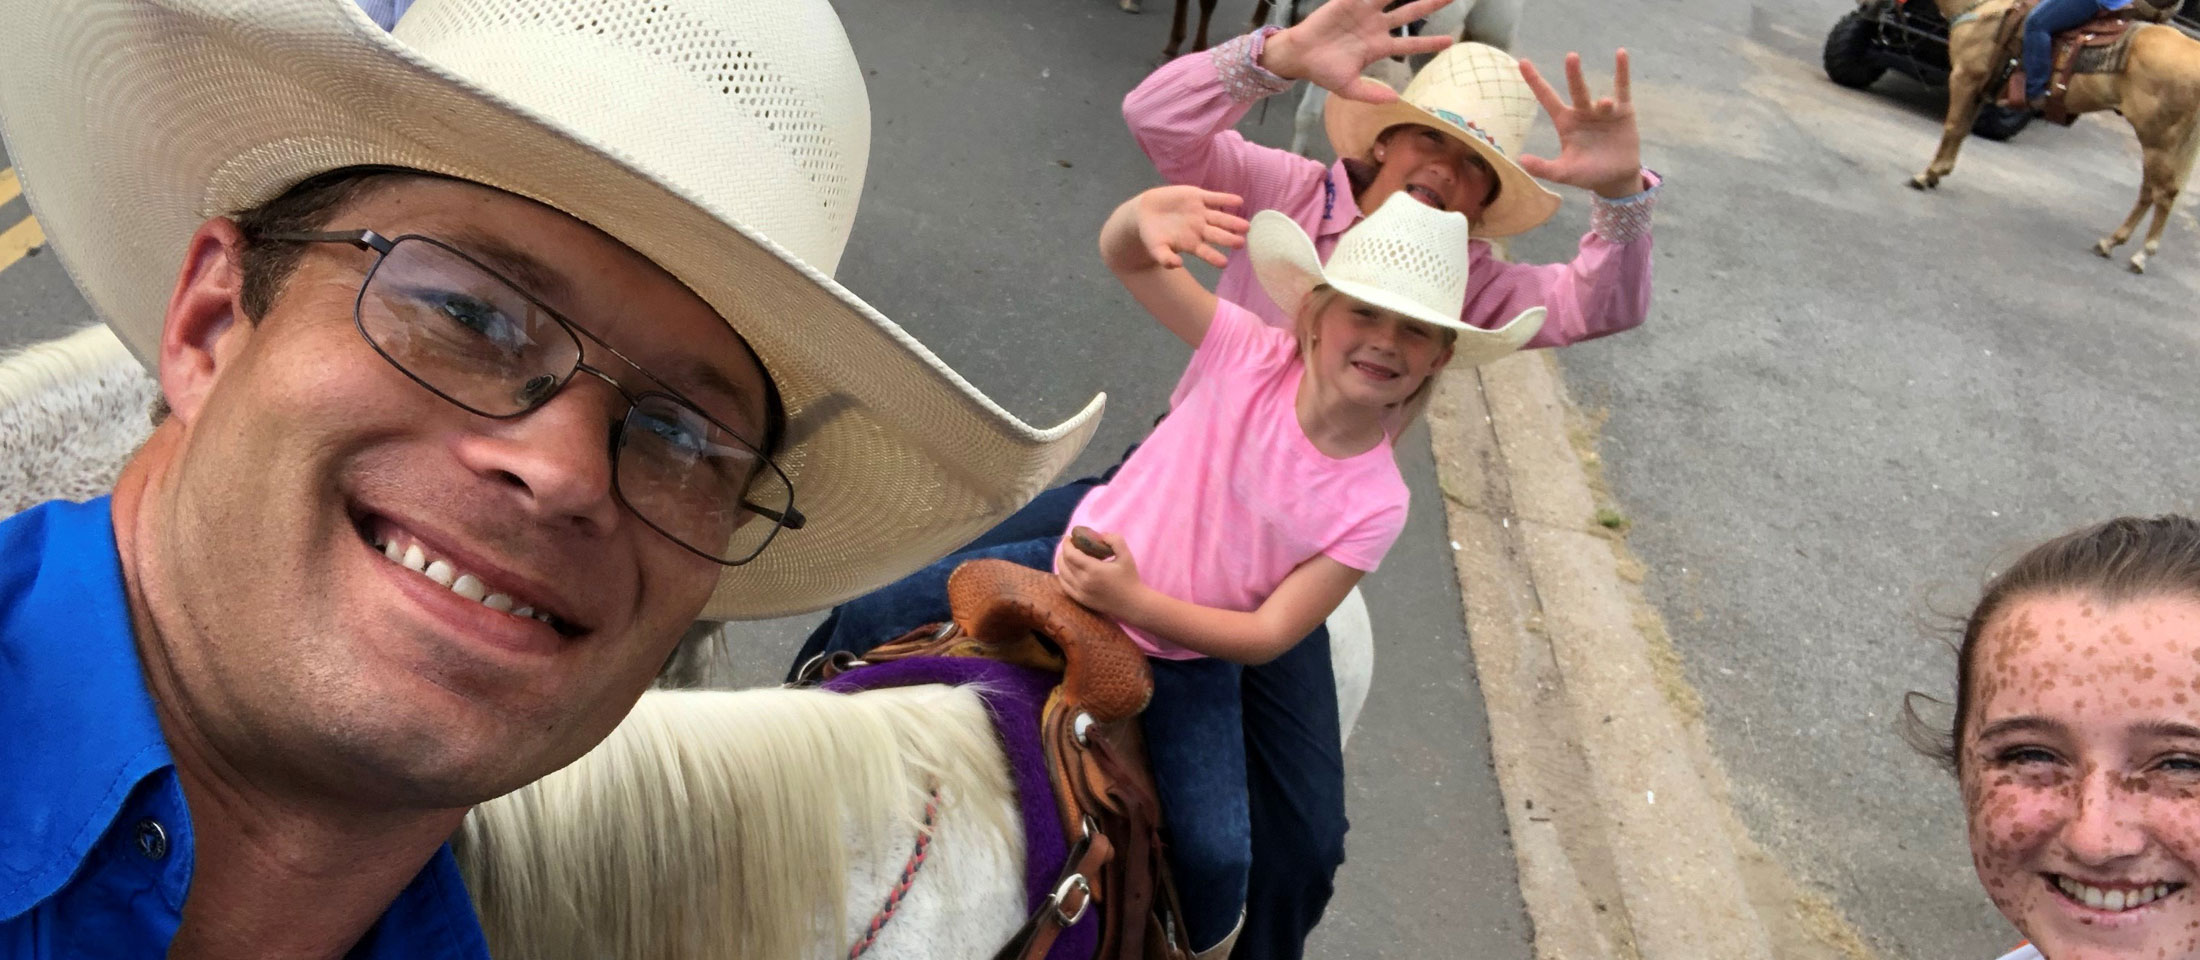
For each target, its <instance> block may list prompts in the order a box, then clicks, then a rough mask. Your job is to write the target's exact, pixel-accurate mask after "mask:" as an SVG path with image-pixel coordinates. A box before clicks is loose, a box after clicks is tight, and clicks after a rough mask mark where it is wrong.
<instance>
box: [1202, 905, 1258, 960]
mask: <svg viewBox="0 0 2200 960" xmlns="http://www.w3.org/2000/svg"><path fill="white" fill-rule="evenodd" d="M1244 932H1245V909H1244V908H1243V907H1240V908H1238V922H1237V926H1234V927H1231V928H1230V935H1229V936H1226V937H1223V938H1222V942H1221V943H1218V944H1215V945H1214V946H1211V947H1208V948H1207V949H1205V950H1201V951H1199V952H1198V953H1195V954H1192V960H1228V957H1229V956H1230V948H1231V947H1234V946H1237V939H1238V934H1241V933H1244Z"/></svg>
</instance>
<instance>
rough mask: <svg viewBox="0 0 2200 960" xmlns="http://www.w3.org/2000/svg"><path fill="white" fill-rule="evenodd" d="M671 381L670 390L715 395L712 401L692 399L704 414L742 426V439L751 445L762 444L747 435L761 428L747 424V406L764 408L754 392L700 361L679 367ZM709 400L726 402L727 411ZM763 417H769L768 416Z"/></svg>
mask: <svg viewBox="0 0 2200 960" xmlns="http://www.w3.org/2000/svg"><path fill="white" fill-rule="evenodd" d="M671 382H672V384H673V389H675V390H679V391H682V392H690V391H694V392H702V393H708V394H714V395H715V396H714V397H711V398H704V397H697V398H695V400H696V402H697V403H699V404H702V406H703V411H704V412H705V413H708V414H710V415H711V416H712V417H713V418H715V419H717V420H718V421H720V422H722V423H725V424H728V425H731V426H739V427H742V428H743V429H742V430H741V431H740V433H741V439H743V440H746V441H748V442H749V443H751V444H761V443H762V442H763V438H762V437H760V436H749V433H750V432H751V431H753V430H761V429H764V427H763V425H762V424H761V423H749V422H748V419H749V409H750V406H751V405H752V404H753V405H756V406H759V407H761V406H762V405H763V401H762V399H761V398H759V397H758V396H757V395H756V391H754V390H749V389H747V388H744V387H742V386H741V385H740V384H738V383H735V382H733V378H732V377H729V376H726V373H725V371H723V370H720V369H718V368H717V367H714V366H711V365H710V364H708V363H704V362H702V361H699V360H695V361H690V362H688V363H684V364H681V365H680V368H679V372H678V373H677V374H674V375H673V376H672V378H671ZM711 399H717V400H724V401H726V405H727V407H728V408H730V409H727V410H719V409H717V407H718V404H716V403H711V402H708V400H711ZM728 413H731V414H732V416H727V414H728ZM762 415H764V416H769V413H768V412H767V413H764V414H762Z"/></svg>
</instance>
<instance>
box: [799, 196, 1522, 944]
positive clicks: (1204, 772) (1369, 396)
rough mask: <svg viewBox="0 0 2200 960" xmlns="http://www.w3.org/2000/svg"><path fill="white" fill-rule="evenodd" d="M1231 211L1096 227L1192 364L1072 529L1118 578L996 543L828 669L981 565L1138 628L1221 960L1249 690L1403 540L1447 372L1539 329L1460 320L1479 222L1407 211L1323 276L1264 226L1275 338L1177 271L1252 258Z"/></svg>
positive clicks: (1167, 789) (1045, 544) (1254, 227)
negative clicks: (1399, 438)
mask: <svg viewBox="0 0 2200 960" xmlns="http://www.w3.org/2000/svg"><path fill="white" fill-rule="evenodd" d="M1237 203H1239V199H1238V198H1237V197H1234V196H1231V195H1229V194H1221V193H1213V192H1210V191H1205V190H1200V189H1198V188H1195V187H1185V186H1173V187H1161V188H1157V189H1154V190H1149V191H1146V192H1145V193H1142V194H1140V195H1138V196H1137V197H1134V198H1132V199H1131V200H1129V201H1127V202H1125V203H1124V204H1123V205H1122V206H1121V207H1119V208H1118V209H1117V210H1116V211H1115V213H1114V215H1113V216H1111V217H1110V218H1109V219H1108V222H1107V224H1106V226H1104V227H1103V228H1102V229H1101V235H1100V249H1101V254H1102V257H1103V259H1105V260H1106V261H1107V263H1108V266H1109V268H1110V269H1111V270H1113V271H1114V272H1115V274H1116V276H1117V277H1118V278H1119V279H1120V280H1121V281H1122V282H1123V285H1124V287H1125V288H1127V289H1128V290H1129V291H1130V292H1131V294H1132V296H1134V297H1136V298H1137V300H1138V302H1139V303H1140V304H1141V305H1143V306H1144V307H1145V308H1146V309H1147V311H1148V312H1150V313H1152V314H1153V316H1154V318H1155V319H1157V320H1159V321H1161V323H1162V325H1163V326H1165V327H1167V328H1169V330H1170V331H1172V332H1174V333H1175V334H1177V336H1179V337H1181V338H1183V340H1184V342H1185V343H1187V344H1190V345H1191V346H1192V347H1193V354H1192V360H1191V363H1190V364H1189V365H1188V366H1187V367H1186V368H1185V370H1184V374H1183V376H1182V378H1181V379H1180V380H1179V381H1178V383H1177V387H1176V390H1175V392H1174V393H1173V394H1172V395H1171V397H1170V413H1169V416H1168V417H1167V418H1166V419H1164V420H1163V421H1162V422H1161V424H1160V425H1159V426H1158V427H1157V428H1156V429H1155V430H1154V432H1153V434H1152V435H1151V436H1150V437H1148V438H1147V440H1146V441H1145V443H1144V444H1143V445H1141V446H1140V447H1139V448H1138V450H1137V452H1135V453H1133V454H1132V455H1131V457H1130V458H1129V460H1127V461H1126V462H1125V463H1124V464H1123V466H1122V469H1121V470H1120V471H1119V472H1118V473H1117V474H1116V475H1115V476H1114V477H1113V479H1112V480H1110V481H1109V482H1108V483H1107V484H1105V485H1103V486H1101V487H1099V488H1097V489H1095V490H1094V491H1093V492H1092V493H1091V494H1089V495H1088V496H1086V497H1085V498H1084V500H1083V501H1082V502H1081V503H1080V504H1079V505H1078V507H1077V511H1076V514H1075V516H1074V520H1073V522H1074V523H1075V524H1076V525H1079V526H1084V527H1090V528H1092V529H1093V530H1095V531H1096V535H1097V536H1098V538H1099V539H1100V540H1102V541H1103V542H1105V543H1106V544H1107V546H1108V547H1110V548H1112V550H1113V552H1114V558H1113V559H1112V560H1107V561H1101V560H1095V559H1093V558H1092V557H1090V556H1087V555H1086V554H1085V553H1083V552H1081V551H1079V550H1077V549H1075V548H1072V547H1069V546H1067V541H1066V540H1065V539H1064V538H1061V537H1054V536H1049V537H1043V538H1038V539H1033V540H1026V541H1018V542H1011V543H1003V544H997V545H994V546H990V547H987V548H984V549H980V550H975V551H970V552H966V553H963V554H958V555H956V556H952V557H949V558H947V559H946V560H943V561H940V562H939V563H937V564H934V565H933V566H932V567H928V568H926V569H925V570H923V571H919V572H918V573H916V574H914V575H912V576H910V577H909V578H907V579H905V580H903V581H902V582H900V583H897V584H895V585H893V586H890V587H887V588H885V589H884V590H881V591H879V592H877V593H874V594H872V595H870V596H868V597H865V598H863V599H860V600H857V601H854V602H852V603H849V604H846V605H844V606H843V607H841V608H840V610H838V611H836V613H835V615H834V617H833V618H832V619H831V620H829V621H828V622H827V624H826V625H825V627H823V628H821V629H822V630H823V631H824V632H826V633H828V634H829V637H830V639H829V640H827V642H826V644H825V649H827V650H849V651H852V652H857V653H860V652H862V651H865V650H868V649H870V648H871V647H873V646H876V645H878V644H880V643H883V642H885V641H887V640H890V639H893V638H894V637H895V636H897V635H899V634H900V633H901V632H902V631H903V630H905V629H907V628H908V627H909V626H910V625H912V624H915V623H921V622H926V621H927V620H938V619H945V617H946V614H947V610H946V599H945V590H944V583H945V580H946V577H947V574H948V573H949V572H951V571H952V570H953V569H954V568H955V567H956V566H958V565H960V564H961V563H963V562H965V561H967V560H971V559H976V558H978V557H1000V558H1005V559H1009V560H1013V561H1015V562H1018V563H1023V564H1025V565H1027V566H1033V567H1038V568H1040V569H1052V570H1055V571H1056V572H1057V573H1058V575H1059V576H1060V577H1061V579H1062V582H1063V585H1064V586H1065V587H1066V588H1067V589H1068V591H1069V592H1070V594H1071V595H1072V596H1074V597H1076V598H1077V599H1078V600H1079V601H1081V602H1083V603H1085V604H1086V605H1087V606H1090V607H1092V608H1093V609H1094V610H1097V611H1099V612H1100V613H1102V614H1105V615H1107V616H1109V617H1112V618H1114V619H1115V620H1116V621H1117V622H1119V623H1121V624H1122V625H1123V627H1124V629H1125V630H1126V631H1127V632H1128V633H1129V634H1130V635H1131V637H1132V639H1133V640H1134V641H1136V642H1137V643H1138V644H1139V645H1140V646H1141V647H1142V648H1144V649H1145V650H1146V652H1147V653H1148V655H1149V656H1150V658H1151V659H1152V665H1153V674H1154V696H1153V700H1152V702H1151V704H1150V705H1149V706H1148V707H1147V709H1146V712H1145V714H1144V716H1143V718H1142V720H1143V723H1144V727H1145V732H1146V741H1147V750H1148V754H1149V756H1150V758H1151V760H1152V764H1153V772H1154V780H1155V784H1156V786H1157V787H1158V788H1159V791H1160V794H1161V802H1162V813H1163V819H1164V823H1165V824H1166V826H1167V829H1168V840H1169V847H1168V852H1169V859H1170V865H1171V867H1172V869H1173V870H1174V871H1175V874H1176V888H1177V891H1178V893H1179V895H1180V897H1181V898H1182V900H1183V907H1184V911H1185V916H1184V922H1185V926H1186V932H1187V933H1188V936H1189V940H1190V942H1191V944H1192V945H1193V946H1194V947H1195V948H1196V949H1199V950H1200V951H1202V952H1203V953H1205V952H1207V951H1210V950H1215V948H1216V947H1217V946H1220V945H1226V944H1227V943H1228V942H1229V941H1230V939H1231V938H1232V937H1234V936H1235V932H1234V931H1235V930H1236V929H1237V927H1238V924H1239V922H1240V919H1241V917H1242V911H1243V908H1244V905H1245V902H1246V893H1247V884H1248V874H1249V871H1250V868H1251V862H1252V850H1251V836H1250V834H1251V828H1250V816H1249V812H1248V806H1247V804H1248V800H1247V785H1246V762H1245V741H1244V736H1243V731H1242V729H1241V726H1240V702H1239V686H1238V676H1239V670H1240V668H1241V667H1242V666H1243V665H1248V664H1259V663H1265V662H1267V661H1269V660H1272V659H1274V658H1276V657H1278V656H1280V655H1282V654H1283V653H1284V652H1285V651H1287V650H1289V649H1291V647H1292V646H1293V645H1294V644H1296V643H1297V642H1298V641H1299V640H1300V639H1301V638H1303V637H1306V636H1307V635H1308V634H1309V633H1311V632H1313V631H1314V630H1315V628H1316V627H1318V626H1320V625H1321V623H1322V621H1323V620H1324V619H1325V618H1327V617H1328V616H1329V614H1330V612H1331V611H1333V610H1335V609H1336V607H1337V604H1338V603H1339V602H1341V601H1342V600H1343V599H1344V597H1345V595H1346V593H1348V592H1349V591H1350V590H1351V589H1352V587H1353V585H1355V584H1357V583H1358V582H1359V580H1360V578H1361V577H1362V576H1364V575H1365V574H1366V573H1367V572H1368V571H1371V570H1374V569H1375V568H1376V566H1377V565H1378V564H1380V563H1381V561H1382V558H1383V555H1384V553H1385V552H1387V551H1388V550H1389V549H1390V545H1391V543H1392V541H1394V540H1396V539H1397V537H1398V534H1399V532H1400V531H1401V530H1402V529H1403V528H1404V525H1405V520H1406V507H1407V492H1406V486H1405V481H1404V479H1403V478H1402V477H1401V476H1400V474H1399V471H1398V465H1397V462H1396V460H1395V458H1394V457H1393V454H1392V451H1391V441H1392V439H1393V437H1392V434H1391V432H1390V429H1389V428H1386V425H1388V427H1393V428H1394V427H1395V426H1396V425H1398V424H1400V423H1402V422H1405V421H1407V420H1410V418H1411V416H1412V415H1413V414H1415V413H1417V412H1418V411H1419V409H1420V408H1421V407H1423V406H1425V405H1426V403H1427V401H1428V396H1429V390H1430V385H1431V379H1432V378H1433V377H1434V376H1435V375H1436V373H1437V372H1438V371H1440V370H1442V369H1444V367H1445V366H1446V365H1447V364H1449V363H1452V362H1465V363H1468V364H1470V365H1471V364H1476V363H1482V362H1485V361H1488V360H1491V359H1494V358H1496V357H1498V356H1502V355H1504V354H1507V353H1511V352H1512V351H1514V350H1516V349H1518V348H1519V347H1520V345H1521V344H1522V343H1524V342H1526V341H1527V340H1528V339H1529V338H1530V337H1532V336H1534V335H1535V332H1536V330H1537V328H1538V327H1539V326H1540V325H1541V323H1542V319H1543V310H1542V309H1541V308H1535V309H1530V310H1528V311H1526V312H1524V313H1523V314H1521V315H1520V316H1519V317H1517V318H1515V319H1514V320H1513V321H1512V322H1511V323H1508V324H1506V325H1505V326H1503V327H1502V328H1500V329H1496V330H1483V329H1478V328H1475V327H1471V326H1468V325H1467V324H1465V323H1463V322H1461V320H1460V319H1459V316H1460V310H1461V303H1462V301H1463V299H1464V298H1465V295H1466V288H1467V245H1466V239H1467V229H1468V227H1467V219H1466V217H1464V216H1462V215H1460V214H1458V213H1447V212H1443V211H1439V210H1435V209H1432V208H1430V207H1428V206H1425V205H1423V204H1420V203H1416V202H1414V201H1413V200H1412V199H1410V198H1407V197H1404V196H1400V197H1397V198H1394V199H1393V200H1391V201H1390V202H1389V203H1386V204H1385V205H1384V206H1383V207H1382V209H1380V210H1378V211H1377V212H1376V213H1375V214H1374V215H1373V216H1370V217H1368V218H1367V219H1366V220H1365V221H1363V222H1362V223H1361V224H1360V225H1359V226H1356V227H1354V228H1353V229H1352V230H1351V231H1349V232H1347V233H1346V234H1345V236H1344V237H1343V238H1342V239H1341V240H1340V242H1339V243H1338V244H1337V247H1336V250H1335V252H1334V253H1333V254H1332V255H1331V257H1330V259H1329V262H1328V264H1327V265H1326V266H1325V265H1324V264H1323V263H1322V260H1321V258H1320V257H1319V256H1318V255H1317V253H1316V251H1315V247H1314V243H1313V241H1312V240H1311V239H1310V238H1308V237H1307V235H1306V233H1305V231H1304V230H1302V229H1301V228H1300V227H1299V226H1298V224H1296V223H1294V222H1292V221H1291V219H1290V218H1288V217H1286V216H1283V215H1281V214H1278V213H1275V212H1273V211H1269V212H1264V213H1261V214H1259V215H1256V216H1255V218H1254V220H1253V221H1252V223H1251V225H1250V231H1249V237H1250V244H1249V247H1248V249H1249V253H1250V254H1251V258H1252V262H1253V265H1254V269H1255V270H1256V271H1257V272H1258V275H1259V278H1260V282H1261V284H1262V286H1263V287H1264V288H1265V289H1266V290H1267V292H1268V295H1269V296H1270V297H1272V298H1273V299H1274V300H1275V302H1277V303H1289V304H1295V305H1297V314H1296V316H1297V322H1296V324H1295V326H1294V328H1293V329H1291V330H1283V329H1277V328H1275V327H1272V326H1269V325H1268V324H1266V323H1263V322H1262V321H1261V320H1260V318H1259V317H1257V316H1255V315H1254V314H1252V313H1250V312H1249V311H1247V310H1245V309H1244V308H1242V307H1240V306H1238V305H1237V304H1234V303H1231V302H1229V301H1226V300H1221V299H1218V298H1217V297H1216V296H1215V295H1214V294H1213V293H1211V292H1209V291H1208V290H1207V289H1206V288H1204V287H1202V286H1201V285H1200V283H1199V282H1198V281H1197V280H1196V279H1194V278H1193V277H1192V276H1191V275H1190V274H1189V273H1187V272H1186V271H1184V270H1183V269H1181V267H1182V259H1181V255H1182V254H1184V253H1192V254H1194V255H1197V256H1200V257H1202V258H1203V259H1206V260H1208V261H1209V262H1211V263H1216V264H1217V265H1219V264H1220V263H1221V262H1222V261H1223V260H1224V255H1223V254H1222V252H1221V249H1220V248H1223V247H1236V246H1239V245H1241V244H1245V243H1246V242H1247V228H1248V224H1247V222H1246V221H1244V220H1241V219H1239V218H1237V217H1235V216H1233V215H1231V214H1229V213H1227V212H1226V209H1227V208H1228V207H1231V206H1234V205H1236V204H1237ZM1327 722H1329V723H1334V722H1335V721H1334V718H1333V716H1332V717H1331V718H1330V719H1329V720H1328V721H1327ZM1222 952H1223V951H1215V953H1216V955H1217V956H1219V955H1221V953H1222Z"/></svg>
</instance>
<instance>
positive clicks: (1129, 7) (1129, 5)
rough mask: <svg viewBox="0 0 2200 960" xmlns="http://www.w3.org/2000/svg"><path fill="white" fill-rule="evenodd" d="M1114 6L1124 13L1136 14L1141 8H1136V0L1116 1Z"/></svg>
mask: <svg viewBox="0 0 2200 960" xmlns="http://www.w3.org/2000/svg"><path fill="white" fill-rule="evenodd" d="M1115 5H1116V7H1117V8H1119V9H1121V10H1122V11H1123V12H1124V13H1138V12H1140V11H1141V8H1140V7H1139V6H1138V0H1116V4H1115Z"/></svg>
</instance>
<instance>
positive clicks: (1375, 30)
mask: <svg viewBox="0 0 2200 960" xmlns="http://www.w3.org/2000/svg"><path fill="white" fill-rule="evenodd" d="M1383 2H1384V0H1329V2H1327V3H1324V4H1322V5H1321V6H1319V7H1316V8H1315V9H1314V12H1313V13H1312V14H1311V15H1309V16H1308V17H1307V18H1306V19H1304V20H1301V21H1299V24H1298V25H1297V26H1295V27H1292V28H1290V29H1288V30H1285V31H1283V32H1281V33H1278V34H1276V35H1274V36H1272V37H1269V38H1268V43H1267V46H1266V47H1265V48H1264V50H1263V51H1262V53H1261V58H1260V65H1261V66H1262V67H1263V68H1265V69H1267V71H1268V72H1270V73H1273V74H1275V75H1276V76H1279V77H1282V78H1284V79H1286V80H1302V79H1303V80H1311V81H1313V82H1314V84H1315V85H1317V86H1320V87H1324V88H1326V89H1328V90H1329V91H1330V92H1332V93H1335V94H1336V95H1338V96H1340V97H1344V98H1346V99H1350V100H1365V101H1367V102H1368V103H1389V102H1390V101H1392V100H1396V99H1398V95H1397V94H1396V93H1394V92H1392V91H1391V89H1390V88H1388V87H1385V86H1383V85H1382V84H1380V83H1377V82H1375V81H1373V80H1369V79H1367V78H1366V77H1362V76H1360V71H1361V70H1364V69H1367V65H1368V64H1370V63H1374V62H1375V61H1377V60H1381V59H1382V58H1384V57H1404V56H1412V55H1416V54H1423V53H1435V52H1436V51H1438V50H1442V49H1444V48H1445V47H1448V46H1451V42H1452V38H1450V37H1444V36H1436V37H1395V36H1391V33H1390V31H1392V30H1394V29H1396V28H1398V27H1402V26H1405V25H1406V24H1409V23H1412V22H1413V21H1415V20H1420V19H1423V18H1425V17H1427V16H1428V15H1429V14H1430V13H1432V12H1434V11H1436V10H1439V9H1442V8H1443V7H1444V5H1445V4H1448V3H1451V2H1452V0H1415V2H1413V3H1409V4H1406V5H1405V6H1402V7H1399V8H1398V9H1396V10H1392V11H1390V12H1388V13H1385V12H1383Z"/></svg>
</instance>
